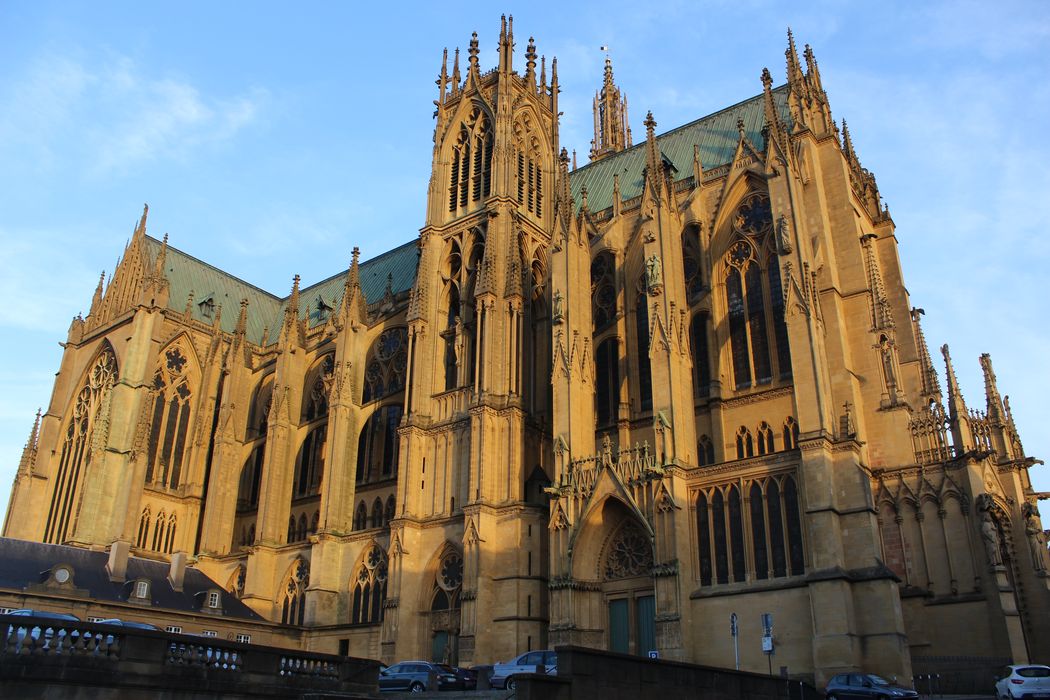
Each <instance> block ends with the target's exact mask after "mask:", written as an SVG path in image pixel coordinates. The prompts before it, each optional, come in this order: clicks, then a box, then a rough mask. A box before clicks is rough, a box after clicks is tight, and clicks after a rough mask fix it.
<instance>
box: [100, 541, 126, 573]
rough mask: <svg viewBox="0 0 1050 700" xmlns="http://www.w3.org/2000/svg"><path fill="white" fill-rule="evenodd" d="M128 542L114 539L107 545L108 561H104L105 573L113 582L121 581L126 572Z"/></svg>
mask: <svg viewBox="0 0 1050 700" xmlns="http://www.w3.org/2000/svg"><path fill="white" fill-rule="evenodd" d="M130 551H131V543H130V542H122V541H120V540H117V541H115V542H114V543H113V544H111V545H110V546H109V561H108V562H106V573H107V574H109V580H110V581H113V582H114V583H123V582H124V579H125V578H126V574H127V572H128V552H130Z"/></svg>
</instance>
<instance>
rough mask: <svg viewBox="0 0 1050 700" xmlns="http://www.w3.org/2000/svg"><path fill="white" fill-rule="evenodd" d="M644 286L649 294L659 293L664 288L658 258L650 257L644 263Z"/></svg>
mask: <svg viewBox="0 0 1050 700" xmlns="http://www.w3.org/2000/svg"><path fill="white" fill-rule="evenodd" d="M645 286H646V288H647V289H648V290H649V292H650V293H655V292H659V291H660V289H662V288H663V286H664V281H663V271H662V270H661V269H660V258H659V257H657V256H656V255H650V256H649V257H648V258H647V259H646V261H645Z"/></svg>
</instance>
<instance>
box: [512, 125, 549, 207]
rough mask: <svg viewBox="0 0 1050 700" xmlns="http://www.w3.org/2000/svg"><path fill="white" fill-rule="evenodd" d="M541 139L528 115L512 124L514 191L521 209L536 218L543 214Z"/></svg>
mask: <svg viewBox="0 0 1050 700" xmlns="http://www.w3.org/2000/svg"><path fill="white" fill-rule="evenodd" d="M541 144H542V140H541V139H540V136H539V134H538V133H537V129H536V127H535V126H534V125H533V124H532V121H531V120H530V118H529V116H528V115H527V114H526V115H523V116H522V117H520V118H519V119H518V121H517V122H516V123H515V124H514V149H515V153H516V159H515V164H516V167H515V171H514V176H515V177H514V179H515V187H516V189H515V191H516V193H517V200H518V206H519V208H520V210H521V211H524V212H528V213H529V214H532V215H533V216H535V217H536V218H537V219H538V218H541V217H542V216H543V158H542V156H541V154H542V153H543V148H542V145H541Z"/></svg>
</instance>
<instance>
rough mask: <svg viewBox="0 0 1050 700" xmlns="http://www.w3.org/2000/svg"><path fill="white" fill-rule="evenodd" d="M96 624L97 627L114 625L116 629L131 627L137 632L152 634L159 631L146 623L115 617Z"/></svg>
mask: <svg viewBox="0 0 1050 700" xmlns="http://www.w3.org/2000/svg"><path fill="white" fill-rule="evenodd" d="M96 624H99V625H116V626H118V627H131V628H132V629H137V630H153V631H154V632H157V631H159V630H158V629H157V627H156V626H154V625H151V624H150V623H148V622H135V621H134V620H119V619H117V618H115V617H113V618H110V619H108V620H99V621H98V622H97V623H96Z"/></svg>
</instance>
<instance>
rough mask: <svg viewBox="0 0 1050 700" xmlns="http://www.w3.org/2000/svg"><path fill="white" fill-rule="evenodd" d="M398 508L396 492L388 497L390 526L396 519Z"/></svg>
mask: <svg viewBox="0 0 1050 700" xmlns="http://www.w3.org/2000/svg"><path fill="white" fill-rule="evenodd" d="M396 509H397V501H395V500H394V494H390V495H389V496H388V497H387V499H386V514H385V517H386V526H387V527H390V523H391V522H392V521H393V520H394V517H395V515H396Z"/></svg>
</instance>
